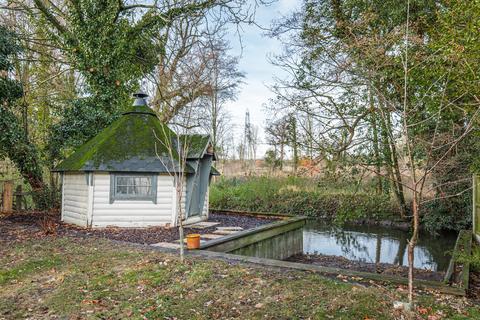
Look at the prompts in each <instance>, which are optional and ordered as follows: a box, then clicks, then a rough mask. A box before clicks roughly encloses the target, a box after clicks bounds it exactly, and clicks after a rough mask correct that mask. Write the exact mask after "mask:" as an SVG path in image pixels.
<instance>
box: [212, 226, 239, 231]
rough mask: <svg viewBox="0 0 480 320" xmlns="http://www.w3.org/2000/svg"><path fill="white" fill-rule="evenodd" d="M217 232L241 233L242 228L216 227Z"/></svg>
mask: <svg viewBox="0 0 480 320" xmlns="http://www.w3.org/2000/svg"><path fill="white" fill-rule="evenodd" d="M217 230H232V231H242V230H243V228H242V227H217Z"/></svg>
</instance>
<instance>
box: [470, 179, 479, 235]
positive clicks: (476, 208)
mask: <svg viewBox="0 0 480 320" xmlns="http://www.w3.org/2000/svg"><path fill="white" fill-rule="evenodd" d="M479 183H480V175H474V176H473V204H472V207H473V210H472V211H473V213H472V214H473V219H472V225H473V236H474V237H475V239H476V240H477V242H478V243H480V185H479Z"/></svg>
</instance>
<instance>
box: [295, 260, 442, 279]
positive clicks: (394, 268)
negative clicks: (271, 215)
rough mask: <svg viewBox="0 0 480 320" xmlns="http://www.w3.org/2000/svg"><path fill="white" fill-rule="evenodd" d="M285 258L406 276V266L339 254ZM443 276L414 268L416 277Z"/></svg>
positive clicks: (433, 277) (327, 265)
mask: <svg viewBox="0 0 480 320" xmlns="http://www.w3.org/2000/svg"><path fill="white" fill-rule="evenodd" d="M287 260H288V261H292V262H300V263H309V264H316V265H321V266H324V267H332V268H341V269H348V270H355V271H363V272H372V273H378V274H384V275H390V276H400V277H408V267H405V266H398V265H393V264H388V263H379V264H375V263H368V262H362V261H353V260H348V259H347V258H344V257H339V256H328V255H322V254H314V255H313V254H312V255H310V254H298V255H294V256H292V257H290V258H288V259H287ZM444 276H445V273H444V272H435V271H430V270H424V269H414V277H415V278H417V279H423V280H432V281H442V280H443V277H444Z"/></svg>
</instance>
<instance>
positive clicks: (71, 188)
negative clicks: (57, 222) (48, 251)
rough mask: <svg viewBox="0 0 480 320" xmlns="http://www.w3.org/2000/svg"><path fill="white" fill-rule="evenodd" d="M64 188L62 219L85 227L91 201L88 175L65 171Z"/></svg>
mask: <svg viewBox="0 0 480 320" xmlns="http://www.w3.org/2000/svg"><path fill="white" fill-rule="evenodd" d="M62 188H63V199H62V221H64V222H66V223H73V224H77V225H80V226H84V227H85V226H86V225H87V212H88V203H89V201H88V185H87V175H86V174H84V173H78V174H73V173H65V174H64V176H63V186H62Z"/></svg>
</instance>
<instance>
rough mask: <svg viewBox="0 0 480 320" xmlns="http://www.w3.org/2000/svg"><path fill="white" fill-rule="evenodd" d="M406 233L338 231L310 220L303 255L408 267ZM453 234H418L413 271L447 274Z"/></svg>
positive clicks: (375, 228)
mask: <svg viewBox="0 0 480 320" xmlns="http://www.w3.org/2000/svg"><path fill="white" fill-rule="evenodd" d="M408 238H409V232H407V231H402V230H398V229H393V228H391V227H382V226H365V225H344V226H342V227H341V228H339V227H335V226H332V225H331V224H327V223H325V222H321V221H316V220H309V221H308V222H307V224H306V225H305V226H304V229H303V253H304V254H322V255H329V256H341V257H344V258H346V259H349V260H353V261H361V262H366V263H388V264H394V265H400V266H401V265H403V266H406V265H407V264H408V259H407V239H408ZM455 241H456V234H455V233H444V234H441V235H438V236H433V235H431V234H428V233H426V232H421V233H420V237H419V240H418V243H417V246H416V248H415V261H414V266H415V268H419V269H427V270H432V271H446V269H447V268H448V263H449V261H450V256H449V255H448V253H447V252H448V251H451V250H453V247H454V246H455Z"/></svg>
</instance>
